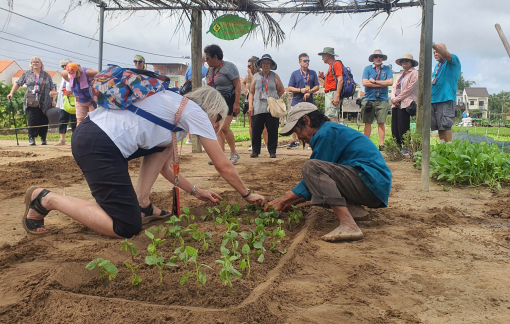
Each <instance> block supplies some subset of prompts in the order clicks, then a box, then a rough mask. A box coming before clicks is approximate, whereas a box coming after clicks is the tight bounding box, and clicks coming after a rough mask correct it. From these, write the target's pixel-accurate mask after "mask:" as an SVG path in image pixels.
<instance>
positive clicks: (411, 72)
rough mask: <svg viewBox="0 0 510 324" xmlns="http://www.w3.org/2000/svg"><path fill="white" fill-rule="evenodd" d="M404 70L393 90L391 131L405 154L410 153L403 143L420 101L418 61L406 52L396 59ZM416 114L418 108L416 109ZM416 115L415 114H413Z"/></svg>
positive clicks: (396, 80)
mask: <svg viewBox="0 0 510 324" xmlns="http://www.w3.org/2000/svg"><path fill="white" fill-rule="evenodd" d="M395 63H397V65H400V66H401V67H402V68H403V70H402V71H400V74H399V75H398V76H397V78H396V79H395V83H394V84H393V90H392V91H391V99H390V101H391V104H392V108H391V133H392V135H393V137H394V138H395V141H396V142H397V145H398V146H399V147H400V148H401V149H402V153H403V154H404V155H407V154H409V152H408V151H407V147H405V146H404V145H403V144H404V143H403V142H404V134H405V133H406V132H407V131H408V130H409V128H410V123H411V116H412V114H413V107H416V102H417V101H418V71H417V70H415V69H414V67H415V66H418V62H417V61H416V60H415V59H414V58H413V56H412V55H411V54H404V55H402V57H401V58H399V59H397V60H396V61H395ZM414 114H416V110H414ZM413 116H414V115H413Z"/></svg>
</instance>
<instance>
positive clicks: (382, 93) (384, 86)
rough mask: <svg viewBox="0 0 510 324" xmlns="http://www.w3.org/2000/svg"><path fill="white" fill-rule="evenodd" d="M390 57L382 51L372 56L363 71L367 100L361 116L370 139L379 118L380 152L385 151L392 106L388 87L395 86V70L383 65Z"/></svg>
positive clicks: (362, 105) (362, 104) (364, 130)
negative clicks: (388, 120)
mask: <svg viewBox="0 0 510 324" xmlns="http://www.w3.org/2000/svg"><path fill="white" fill-rule="evenodd" d="M387 59H388V57H387V56H386V55H384V54H383V53H382V52H381V50H376V51H375V52H374V54H372V55H370V56H369V58H368V61H370V62H372V63H373V64H372V65H369V66H367V67H366V68H365V70H364V71H363V85H364V86H365V99H364V100H363V101H362V103H361V114H362V119H363V123H365V128H364V129H363V133H364V134H365V135H366V136H367V137H369V138H370V133H371V132H372V123H373V122H374V118H375V117H377V118H376V119H377V125H378V131H379V151H382V150H384V137H385V136H386V127H385V124H386V116H388V110H389V109H390V104H389V102H388V100H389V99H388V87H389V86H391V85H393V70H392V69H391V67H390V66H387V65H383V64H382V62H383V61H386V60H387Z"/></svg>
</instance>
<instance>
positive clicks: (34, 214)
mask: <svg viewBox="0 0 510 324" xmlns="http://www.w3.org/2000/svg"><path fill="white" fill-rule="evenodd" d="M42 190H43V188H37V189H35V190H34V192H32V198H31V199H30V200H31V201H32V200H34V199H35V198H36V197H37V195H39V194H40V193H41V191H42ZM50 194H51V193H50ZM47 199H48V196H47V195H46V196H45V197H43V199H41V205H42V206H43V207H44V208H46V209H48V210H49V208H48V204H47ZM44 217H46V216H44V215H41V214H39V213H38V212H36V211H35V210H33V209H29V210H28V214H27V218H28V219H33V220H43V219H44Z"/></svg>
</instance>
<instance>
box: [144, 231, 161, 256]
mask: <svg viewBox="0 0 510 324" xmlns="http://www.w3.org/2000/svg"><path fill="white" fill-rule="evenodd" d="M145 235H147V237H148V238H150V239H151V241H152V243H151V244H149V246H147V252H148V254H149V255H151V256H156V255H157V254H158V249H157V246H158V245H160V244H161V243H163V242H164V241H166V240H165V239H160V238H159V237H158V238H154V234H152V233H151V232H149V231H145Z"/></svg>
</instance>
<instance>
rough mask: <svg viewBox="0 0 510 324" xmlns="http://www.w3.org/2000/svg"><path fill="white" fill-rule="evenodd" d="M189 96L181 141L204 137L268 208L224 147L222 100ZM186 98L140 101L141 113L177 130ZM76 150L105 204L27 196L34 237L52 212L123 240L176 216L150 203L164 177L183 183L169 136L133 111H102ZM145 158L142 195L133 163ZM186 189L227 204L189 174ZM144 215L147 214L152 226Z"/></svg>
mask: <svg viewBox="0 0 510 324" xmlns="http://www.w3.org/2000/svg"><path fill="white" fill-rule="evenodd" d="M186 97H188V98H189V99H190V100H189V101H188V103H187V104H186V106H185V108H184V110H183V111H182V114H181V116H180V118H179V120H178V123H177V126H178V127H180V128H182V129H183V131H180V132H177V133H176V137H177V141H178V142H180V141H182V140H183V139H185V138H186V134H187V133H188V132H190V133H191V134H193V135H197V136H198V138H199V139H200V142H201V143H202V146H203V147H204V149H205V151H206V152H207V154H208V155H209V157H210V158H211V160H212V161H213V162H214V166H215V168H216V170H217V171H218V172H219V174H220V175H221V176H222V177H223V178H224V179H225V180H226V181H227V182H228V183H229V184H230V185H231V186H232V187H233V188H234V189H235V190H237V192H239V193H240V194H241V196H242V197H243V198H244V199H245V200H246V201H247V202H250V203H255V204H258V203H265V199H264V197H262V196H260V195H257V194H254V193H251V191H250V190H249V189H248V188H246V187H245V185H244V184H243V182H242V180H241V178H239V175H238V174H237V172H236V170H235V168H234V166H233V165H232V163H231V162H230V161H229V160H228V159H227V157H226V156H225V154H224V153H223V150H222V149H221V148H220V145H219V144H218V140H217V138H216V134H215V132H214V128H213V124H214V123H216V122H218V121H220V120H221V119H223V118H225V117H226V116H227V112H228V107H227V105H226V103H225V100H224V99H223V97H222V96H221V94H220V93H219V92H218V91H216V90H214V89H213V88H211V87H202V88H199V89H198V90H195V91H193V92H191V93H188V94H187V95H186ZM182 98H183V97H182V96H180V95H179V94H176V93H173V92H170V91H165V92H159V93H157V94H154V95H152V96H150V97H148V98H146V99H144V100H142V101H139V102H136V103H135V106H137V107H139V108H141V109H143V110H145V111H148V112H150V113H152V114H154V115H156V116H158V117H159V118H161V119H163V120H165V121H167V122H169V123H174V121H175V118H176V113H177V111H178V109H179V106H180V105H181V100H182ZM72 150H73V156H74V158H75V160H76V163H77V164H78V166H79V167H80V169H81V170H82V172H83V174H84V175H85V179H86V180H87V183H88V185H89V187H90V190H91V193H92V196H93V197H94V198H95V200H96V202H97V204H95V203H93V202H88V201H83V200H80V199H77V198H72V197H67V196H61V195H58V194H55V193H53V192H49V191H48V190H46V189H42V188H36V187H32V188H30V189H28V191H27V193H26V196H25V204H26V210H25V214H24V216H23V222H22V224H23V226H24V228H25V229H26V230H27V232H29V233H42V232H44V231H45V230H46V228H45V226H44V217H45V216H46V215H47V214H48V212H49V211H50V210H58V211H60V212H62V213H64V214H66V215H68V216H69V217H71V218H73V219H74V220H76V221H78V222H80V223H82V224H84V225H85V226H87V227H89V228H91V229H93V230H94V231H96V232H99V233H101V234H103V235H107V236H111V237H118V238H120V237H126V238H129V237H132V236H133V235H136V234H137V233H139V232H140V231H141V229H142V223H146V221H145V220H149V219H152V218H163V217H165V216H168V212H166V211H161V210H160V209H158V208H157V207H154V206H153V205H152V204H151V203H150V201H149V193H150V190H151V188H152V185H153V184H154V182H155V181H156V178H157V177H158V174H159V173H161V175H163V176H164V177H165V178H166V179H167V180H168V181H170V182H171V183H174V182H175V176H174V170H173V154H174V153H173V146H172V133H171V132H170V131H169V130H167V129H165V128H163V127H161V126H158V125H156V124H154V123H152V122H150V121H148V120H147V119H144V118H142V117H140V116H138V115H136V114H134V113H132V112H130V111H125V110H112V109H106V108H102V107H99V108H98V109H96V110H95V111H93V112H91V113H89V117H87V118H85V120H84V121H83V122H82V123H81V124H80V126H79V127H77V128H76V131H75V132H74V135H73V146H72ZM141 156H143V157H144V158H143V161H142V164H141V167H140V174H139V177H138V184H137V187H136V191H135V189H134V188H133V185H132V183H131V178H130V176H129V172H128V160H130V159H134V158H138V157H141ZM178 186H179V188H181V189H182V190H184V191H186V192H189V193H190V194H192V195H193V196H195V197H196V198H198V199H200V200H203V201H205V202H208V203H210V204H217V203H218V202H219V201H220V200H221V197H220V196H219V195H217V194H216V193H214V192H213V191H210V190H203V189H200V188H197V186H196V185H193V184H192V183H191V182H190V181H188V180H187V179H186V178H185V177H184V176H182V175H179V178H178ZM141 212H143V213H144V214H145V215H146V216H145V217H143V219H144V221H142V217H141Z"/></svg>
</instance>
